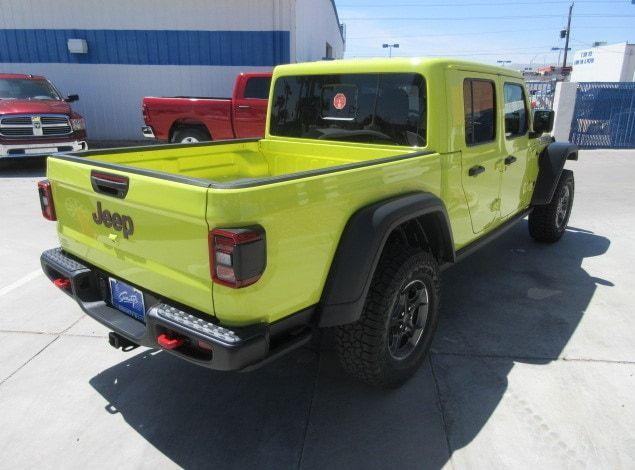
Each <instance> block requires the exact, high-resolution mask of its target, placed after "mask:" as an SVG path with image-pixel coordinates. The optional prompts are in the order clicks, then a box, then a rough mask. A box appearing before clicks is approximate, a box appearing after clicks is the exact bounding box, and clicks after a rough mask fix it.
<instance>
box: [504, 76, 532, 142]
mask: <svg viewBox="0 0 635 470" xmlns="http://www.w3.org/2000/svg"><path fill="white" fill-rule="evenodd" d="M503 95H504V97H505V137H507V138H508V139H513V138H514V137H519V136H523V135H525V134H527V131H528V130H529V111H528V110H527V100H526V99H525V90H524V88H523V86H522V85H520V84H518V83H505V85H504V86H503Z"/></svg>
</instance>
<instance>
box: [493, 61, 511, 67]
mask: <svg viewBox="0 0 635 470" xmlns="http://www.w3.org/2000/svg"><path fill="white" fill-rule="evenodd" d="M496 63H498V64H501V66H502V67H505V64H511V63H512V61H511V60H497V61H496Z"/></svg>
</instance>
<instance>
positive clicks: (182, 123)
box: [168, 119, 212, 142]
mask: <svg viewBox="0 0 635 470" xmlns="http://www.w3.org/2000/svg"><path fill="white" fill-rule="evenodd" d="M190 128H191V129H197V130H200V131H202V132H205V133H206V134H207V135H208V136H209V139H210V140H212V133H211V132H210V130H209V129H208V128H207V126H206V125H205V123H203V122H202V121H197V120H195V119H177V120H176V121H174V122H173V123H172V125H171V126H170V130H169V131H168V141H169V142H172V138H173V137H174V134H175V133H176V132H177V131H180V130H181V129H190Z"/></svg>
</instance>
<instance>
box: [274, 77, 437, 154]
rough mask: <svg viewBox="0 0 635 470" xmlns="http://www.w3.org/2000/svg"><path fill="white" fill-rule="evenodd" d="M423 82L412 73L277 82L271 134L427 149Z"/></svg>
mask: <svg viewBox="0 0 635 470" xmlns="http://www.w3.org/2000/svg"><path fill="white" fill-rule="evenodd" d="M425 124H426V92H425V80H424V79H423V77H422V76H421V75H418V74H414V73H383V74H380V73H374V74H345V75H307V76H296V77H281V78H279V79H278V80H276V84H275V87H274V91H273V97H272V108H271V121H270V130H269V132H270V134H271V135H276V136H282V137H300V138H308V139H323V140H340V141H342V140H343V141H348V142H365V143H377V144H387V145H404V146H418V147H423V146H425V145H426V132H425Z"/></svg>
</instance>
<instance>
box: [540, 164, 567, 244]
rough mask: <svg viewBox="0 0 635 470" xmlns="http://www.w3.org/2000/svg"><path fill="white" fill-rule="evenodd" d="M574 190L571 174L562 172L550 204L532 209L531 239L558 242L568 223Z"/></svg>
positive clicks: (565, 171)
mask: <svg viewBox="0 0 635 470" xmlns="http://www.w3.org/2000/svg"><path fill="white" fill-rule="evenodd" d="M574 189H575V183H574V179H573V172H572V171H571V170H562V174H561V175H560V181H558V185H557V186H556V190H555V192H554V194H553V198H552V199H551V202H550V203H549V204H547V205H544V206H536V207H534V209H533V210H532V211H531V214H529V234H530V235H531V236H532V238H534V239H535V240H536V241H539V242H542V243H554V242H556V241H558V240H560V237H562V235H563V234H564V231H565V230H566V228H567V224H568V223H569V216H570V215H571V208H572V207H573V193H574Z"/></svg>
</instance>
